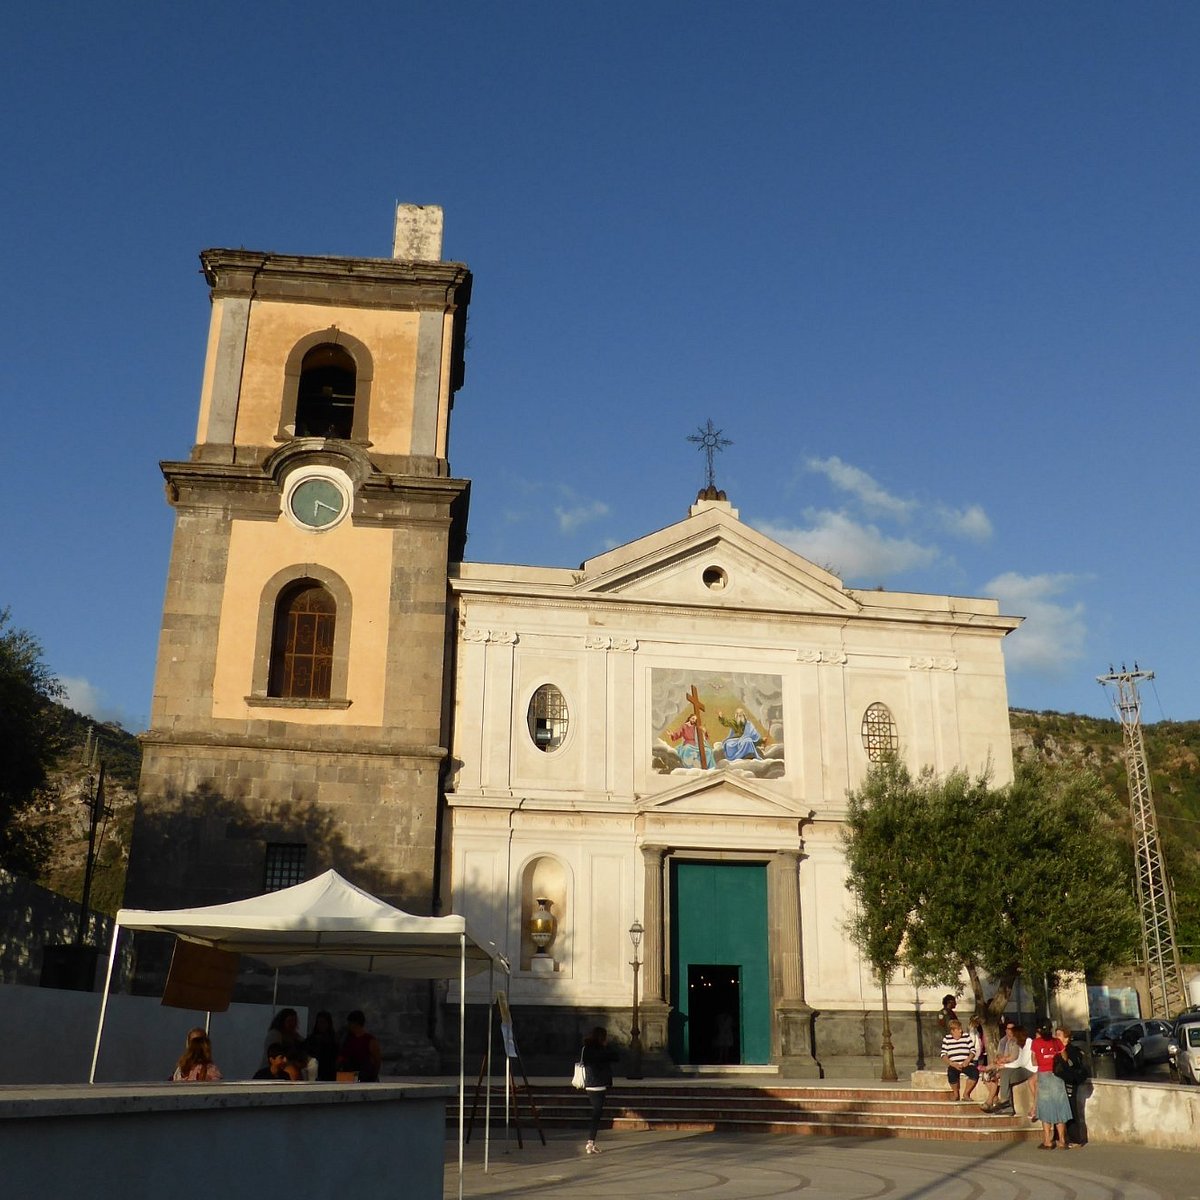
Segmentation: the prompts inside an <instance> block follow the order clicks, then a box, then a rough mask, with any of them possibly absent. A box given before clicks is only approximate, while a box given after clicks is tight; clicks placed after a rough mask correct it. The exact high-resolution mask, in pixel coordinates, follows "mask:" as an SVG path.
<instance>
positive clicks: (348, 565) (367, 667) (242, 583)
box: [213, 514, 392, 726]
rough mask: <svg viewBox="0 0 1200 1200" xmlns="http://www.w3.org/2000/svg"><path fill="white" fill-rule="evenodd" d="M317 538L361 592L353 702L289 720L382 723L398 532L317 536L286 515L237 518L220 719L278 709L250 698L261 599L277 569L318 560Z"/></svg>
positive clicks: (218, 675)
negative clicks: (394, 535)
mask: <svg viewBox="0 0 1200 1200" xmlns="http://www.w3.org/2000/svg"><path fill="white" fill-rule="evenodd" d="M316 538H319V539H320V542H321V545H320V552H319V557H320V562H321V564H322V566H323V567H325V568H326V569H327V570H330V571H334V572H336V573H337V574H338V575H339V576H340V577H341V579H342V580H343V582H344V583H345V584H346V586H347V587H348V588H349V589H350V593H351V595H352V596H353V597H354V611H353V614H352V616H351V620H352V621H353V635H352V637H351V638H350V661H349V670H348V680H347V692H348V694H349V696H350V699H351V700H352V704H351V706H350V707H349V708H348V709H335V710H329V709H320V710H312V711H310V710H306V709H289V710H288V713H287V720H288V721H289V723H294V724H299V725H304V724H309V725H369V726H371V725H373V726H378V725H380V724H382V721H383V698H384V685H385V674H386V672H385V664H386V662H387V637H388V600H389V597H390V595H391V585H390V576H391V562H392V533H391V531H390V530H385V529H361V528H355V527H354V526H353V525H352V524H350V523H349V522H346V523H345V524H343V525H340V526H338V528H336V529H331V530H329V531H328V532H325V533H315V534H314V533H309V532H307V531H304V530H300V529H297V528H296V527H295V526H294V525H292V523H291V522H290V521H288V520H287V518H286V517H284V516H283V515H282V514H281V515H280V517H279V519H278V520H277V521H276V522H275V523H273V524H272V523H267V522H261V521H235V522H233V526H232V529H231V532H230V543H229V570H228V572H227V573H226V576H225V591H224V595H223V597H222V600H221V626H220V632H219V634H218V637H217V663H216V672H215V676H214V680H213V716H214V718H217V719H221V718H226V719H235V720H245V719H246V718H247V717H249V716H252V715H253V716H258V717H261V716H263V715H264V714H266V715H269V714H270V713H271V711H272V710H270V709H266V708H262V707H259V708H255V707H253V706H251V705H248V704H247V703H246V697H247V696H248V695H249V694H250V691H251V684H252V673H253V670H254V663H255V654H256V646H255V642H256V638H257V633H258V614H259V603H260V600H261V597H262V594H263V589H264V587H265V586H266V584H267V582H268V581H269V580H270V579H271V578H272V577H273V576H274V575H275V574H276V573H277V572H278V571H282V570H283V569H284V568H286V567H291V566H294V565H295V564H297V563H304V562H308V561H310V560H312V559H313V558H314V557H315V555H316V548H315V547H314V539H316ZM340 619H341V617H339V620H340Z"/></svg>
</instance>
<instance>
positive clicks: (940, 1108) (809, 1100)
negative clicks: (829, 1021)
mask: <svg viewBox="0 0 1200 1200" xmlns="http://www.w3.org/2000/svg"><path fill="white" fill-rule="evenodd" d="M532 1099H533V1101H534V1103H535V1104H536V1105H537V1108H538V1112H539V1116H540V1119H541V1122H542V1124H543V1125H544V1126H546V1127H547V1128H580V1127H583V1126H585V1125H586V1124H587V1120H588V1105H587V1101H586V1099H585V1098H584V1097H583V1096H582V1095H581V1094H580V1093H579V1092H577V1091H575V1090H574V1089H572V1088H570V1087H563V1086H558V1085H552V1086H549V1087H542V1088H538V1087H533V1088H532ZM472 1100H473V1093H469V1094H468V1102H467V1112H468V1115H469V1114H470V1110H471V1102H472ZM497 1101H498V1102H499V1110H497V1107H496V1105H497ZM492 1103H493V1110H492V1121H493V1125H496V1124H497V1123H498V1122H502V1121H503V1103H504V1096H503V1091H502V1090H501V1091H500V1092H499V1094H497V1092H496V1091H493V1094H492ZM519 1105H520V1120H521V1124H522V1126H523V1127H528V1126H530V1125H531V1124H532V1122H531V1120H530V1110H529V1097H527V1096H526V1095H525V1094H524V1091H523V1090H522V1091H521V1092H520V1093H519ZM448 1116H449V1118H450V1121H451V1123H457V1120H458V1111H457V1105H455V1104H451V1106H450V1109H449V1112H448ZM475 1120H476V1124H477V1126H478V1125H479V1123H480V1122H481V1121H482V1111H479V1112H477V1113H476V1117H475ZM603 1124H604V1126H605V1127H606V1128H612V1129H627V1130H655V1129H657V1130H671V1131H692V1132H726V1133H737V1132H741V1133H779V1134H792V1135H799V1136H803V1135H818V1136H828V1137H838V1136H862V1137H903V1138H928V1139H938V1140H960V1141H994V1142H1003V1141H1025V1140H1027V1139H1030V1138H1035V1137H1040V1136H1041V1135H1040V1126H1038V1125H1035V1124H1033V1123H1031V1122H1030V1121H1028V1120H1027V1119H1017V1118H1015V1117H1011V1116H994V1115H991V1114H988V1113H984V1112H983V1111H982V1110H981V1109H980V1108H979V1106H978V1105H977V1104H974V1103H971V1102H962V1101H955V1100H953V1099H951V1097H950V1093H949V1092H948V1091H943V1092H941V1093H938V1092H931V1091H930V1090H928V1089H911V1088H899V1087H897V1088H888V1087H827V1088H823V1087H814V1086H811V1085H809V1086H801V1087H781V1086H777V1085H768V1086H764V1087H760V1088H754V1087H746V1086H731V1087H724V1086H718V1087H713V1086H711V1085H706V1086H703V1087H700V1086H691V1087H689V1086H687V1085H686V1084H684V1085H678V1084H674V1083H670V1084H664V1085H660V1084H658V1083H648V1084H644V1085H639V1086H636V1087H615V1088H612V1089H610V1090H609V1093H608V1099H607V1103H606V1105H605V1113H604V1122H603Z"/></svg>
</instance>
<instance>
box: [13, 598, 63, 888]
mask: <svg viewBox="0 0 1200 1200" xmlns="http://www.w3.org/2000/svg"><path fill="white" fill-rule="evenodd" d="M62 693H63V689H62V685H61V684H60V683H59V682H58V680H57V679H56V678H55V676H54V674H53V673H52V672H51V670H50V668H49V667H48V666H47V665H46V662H45V660H44V658H43V653H42V647H41V645H40V644H39V642H38V640H37V639H36V638H35V637H34V636H33V635H32V634H30V633H27V632H26V631H25V630H23V629H15V628H13V626H12V624H11V619H10V615H9V611H8V609H0V730H3V740H4V752H3V753H2V754H0V867H5V868H7V869H9V870H12V871H19V872H23V873H26V874H36V872H37V871H38V869H39V868H40V867H41V865H42V863H43V862H44V860H45V857H46V853H47V846H46V844H45V838H44V836H43V833H42V830H41V827H40V826H37V825H35V824H31V823H30V822H28V821H27V820H25V818H26V817H27V816H28V815H29V814H30V812H31V810H32V809H33V808H34V807H35V806H36V804H37V801H38V796H39V793H40V791H41V789H42V788H44V787H45V786H46V776H47V772H48V771H49V769H50V768H51V767H52V766H53V765H54V762H55V761H56V759H57V757H58V755H59V753H60V751H61V750H62V747H63V740H64V730H63V722H62V709H60V708H59V706H58V705H57V704H55V703H54V701H55V700H56V699H57V698H58V697H59V696H61V695H62Z"/></svg>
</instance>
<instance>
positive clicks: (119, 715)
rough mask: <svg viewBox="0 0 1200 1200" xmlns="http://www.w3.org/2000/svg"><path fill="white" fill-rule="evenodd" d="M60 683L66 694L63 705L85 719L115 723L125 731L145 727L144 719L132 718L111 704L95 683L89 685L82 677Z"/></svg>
mask: <svg viewBox="0 0 1200 1200" xmlns="http://www.w3.org/2000/svg"><path fill="white" fill-rule="evenodd" d="M59 683H61V684H62V685H63V688H64V689H65V692H66V694H65V695H64V696H63V703H64V704H65V705H66V706H67V707H68V708H73V709H74V710H75V711H76V712H78V713H83V715H84V716H85V717H92V718H93V719H94V720H97V721H111V722H115V723H116V724H118V725H120V726H121V727H122V728H124V729H141V728H143V727H144V726H145V719H144V718H142V717H132V716H130V714H129V713H127V712H125V711H124V710H123V709H121V708H118V707H117V706H116V705H113V704H110V703H109V702H108V700H107V698H106V697H105V695H104V692H103V691H102V690H101V689H100V688H98V687H96V685H95V684H94V683H89V682H88V680H86V679H84V678H82V677H80V676H64V677H62V678H60V679H59Z"/></svg>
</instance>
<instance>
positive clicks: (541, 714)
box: [529, 683, 569, 751]
mask: <svg viewBox="0 0 1200 1200" xmlns="http://www.w3.org/2000/svg"><path fill="white" fill-rule="evenodd" d="M568 722H569V714H568V712H567V701H566V699H565V697H564V696H563V694H562V692H560V691H559V690H558V688H556V687H555V686H554V684H552V683H543V684H542V686H541V687H540V688H538V690H537V691H536V692H534V693H533V698H532V699H531V700H530V701H529V736H530V737H531V738H533V744H534V745H535V746H536V747H537V748H538V749H539V750H545V751H550V750H557V749H558V748H559V746H561V745H562V744H563V740H564V739H565V738H566V736H567V725H568Z"/></svg>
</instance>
